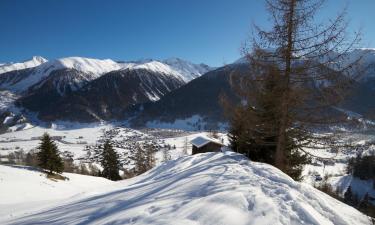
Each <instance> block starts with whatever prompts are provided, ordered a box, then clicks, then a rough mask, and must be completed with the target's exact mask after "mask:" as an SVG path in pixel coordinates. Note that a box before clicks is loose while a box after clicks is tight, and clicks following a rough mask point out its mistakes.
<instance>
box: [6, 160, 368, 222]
mask: <svg viewBox="0 0 375 225" xmlns="http://www.w3.org/2000/svg"><path fill="white" fill-rule="evenodd" d="M32 211H34V212H32ZM39 223H48V224H163V225H164V224H205V225H210V224H212V225H219V224H225V225H230V224H244V225H245V224H246V225H249V224H257V225H262V224H336V225H353V224H358V225H360V224H371V222H370V221H369V219H368V218H367V217H366V216H365V215H363V214H361V213H360V212H358V211H357V210H355V209H354V208H352V207H350V206H347V205H345V204H343V203H341V202H339V201H337V200H335V199H333V198H331V197H329V196H328V195H326V194H324V193H322V192H320V191H318V190H316V189H314V188H313V187H311V186H308V185H304V184H300V183H297V182H295V181H293V180H292V179H291V178H290V177H288V176H287V175H285V174H283V173H282V172H281V171H279V170H277V169H275V168H274V167H272V166H269V165H266V164H262V163H254V162H250V161H248V160H246V159H245V158H243V156H241V155H238V154H235V153H225V154H224V153H206V154H198V155H194V156H189V157H182V158H179V159H177V160H173V161H169V162H167V163H165V164H162V165H161V166H159V167H156V168H154V169H153V170H151V171H149V172H147V173H146V174H144V175H141V176H139V177H136V178H133V179H131V180H126V181H120V182H117V183H115V184H113V185H111V186H105V187H102V188H98V189H96V190H95V192H87V193H85V194H82V195H80V196H76V197H75V198H74V199H71V200H69V201H59V202H57V203H56V205H55V206H53V207H50V208H46V209H45V210H41V211H40V210H33V209H30V214H28V215H25V216H23V217H18V218H14V219H11V220H4V221H2V224H39Z"/></svg>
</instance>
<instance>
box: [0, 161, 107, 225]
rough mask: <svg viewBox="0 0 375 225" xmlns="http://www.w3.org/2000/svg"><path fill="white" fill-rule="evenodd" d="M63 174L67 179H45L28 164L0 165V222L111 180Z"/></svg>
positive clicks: (105, 183)
mask: <svg viewBox="0 0 375 225" xmlns="http://www.w3.org/2000/svg"><path fill="white" fill-rule="evenodd" d="M63 175H64V176H66V177H68V178H69V180H67V181H62V180H58V181H57V180H51V179H47V178H46V176H45V174H43V173H41V172H40V171H38V170H36V169H35V168H32V167H26V166H4V165H0V199H1V201H0V223H1V220H4V219H9V218H11V217H13V216H17V215H22V214H23V212H25V211H29V210H30V209H36V208H41V207H45V206H46V205H49V204H51V203H54V202H56V201H58V200H61V199H67V198H70V197H72V196H75V195H78V194H81V193H82V192H84V191H88V190H90V189H93V188H98V187H101V186H104V185H109V184H112V183H113V182H112V181H110V180H107V179H104V178H101V177H92V176H84V175H79V174H71V173H64V174H63Z"/></svg>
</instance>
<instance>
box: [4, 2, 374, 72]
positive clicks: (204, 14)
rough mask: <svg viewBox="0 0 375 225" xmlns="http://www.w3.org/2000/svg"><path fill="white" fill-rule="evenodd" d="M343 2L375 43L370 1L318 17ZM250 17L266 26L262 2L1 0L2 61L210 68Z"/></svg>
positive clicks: (367, 40) (237, 42) (241, 35)
mask: <svg viewBox="0 0 375 225" xmlns="http://www.w3.org/2000/svg"><path fill="white" fill-rule="evenodd" d="M346 2H348V3H349V8H348V12H349V15H348V19H349V20H350V21H351V27H350V29H351V30H352V29H355V28H356V27H359V26H362V27H363V32H364V36H363V38H364V40H363V45H364V47H375V27H374V25H373V23H374V21H375V15H374V14H375V0H328V2H327V3H326V5H325V7H324V8H323V10H322V13H321V16H320V18H321V19H326V18H328V17H330V16H331V17H332V16H334V15H335V13H337V12H338V11H339V10H340V9H342V8H343V7H344V6H345V3H346ZM252 22H255V23H257V24H258V25H261V26H267V14H266V12H265V9H264V3H263V1H261V0H158V1H156V0H132V1H130V0H64V1H63V0H0V27H1V31H0V62H10V61H20V60H25V59H28V58H31V56H33V55H41V56H43V57H45V58H49V59H51V58H60V57H67V56H84V57H93V58H102V59H104V58H112V59H115V60H137V59H142V58H156V59H164V58H169V57H180V58H183V59H187V60H191V61H193V62H196V63H198V62H204V63H207V64H209V65H212V66H220V65H222V64H224V63H230V62H232V61H234V60H236V59H237V58H239V57H240V51H239V49H240V46H241V43H243V42H244V41H246V39H247V38H248V36H249V35H250V28H251V24H252Z"/></svg>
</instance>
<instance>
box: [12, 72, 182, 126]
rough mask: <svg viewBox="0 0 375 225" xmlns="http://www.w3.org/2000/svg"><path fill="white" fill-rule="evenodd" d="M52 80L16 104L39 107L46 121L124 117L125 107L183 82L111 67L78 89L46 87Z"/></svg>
mask: <svg viewBox="0 0 375 225" xmlns="http://www.w3.org/2000/svg"><path fill="white" fill-rule="evenodd" d="M64 74H67V73H64ZM51 83H53V82H48V83H45V84H44V85H45V87H46V88H39V89H37V91H36V92H32V93H31V94H29V95H26V96H24V97H21V98H20V99H19V100H18V101H17V104H18V105H19V106H22V107H25V108H27V109H30V110H32V111H38V112H39V118H40V119H42V120H46V121H52V120H69V121H79V122H93V121H98V120H113V119H125V118H124V110H125V109H126V108H127V107H129V106H130V105H134V104H140V103H144V102H149V101H155V100H158V99H160V98H161V97H162V96H163V95H165V94H166V93H168V92H170V91H172V90H175V89H176V88H178V87H180V86H182V85H184V84H185V82H184V81H183V80H182V79H179V78H178V77H174V76H169V75H168V74H163V73H156V72H152V71H149V70H146V69H124V70H118V71H112V72H109V73H107V74H105V75H103V76H101V77H99V78H98V79H95V80H93V81H92V82H88V83H87V84H86V85H84V86H83V87H82V88H80V89H79V90H77V91H72V90H70V89H68V90H69V91H68V92H65V95H63V96H61V95H59V93H58V92H57V91H56V89H54V88H49V87H50V85H51Z"/></svg>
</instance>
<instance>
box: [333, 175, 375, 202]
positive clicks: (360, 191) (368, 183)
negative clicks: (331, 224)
mask: <svg viewBox="0 0 375 225" xmlns="http://www.w3.org/2000/svg"><path fill="white" fill-rule="evenodd" d="M328 182H329V183H330V184H331V185H332V186H333V187H337V188H338V190H339V192H340V194H341V195H342V196H344V193H345V191H346V190H347V189H348V187H349V186H351V189H352V192H353V193H355V194H356V195H357V196H358V197H359V199H363V197H364V196H365V195H366V193H368V194H369V196H375V189H374V188H373V182H374V181H372V180H361V179H359V178H356V177H353V176H351V175H345V176H337V177H332V178H330V179H329V181H328ZM374 203H375V202H374Z"/></svg>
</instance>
